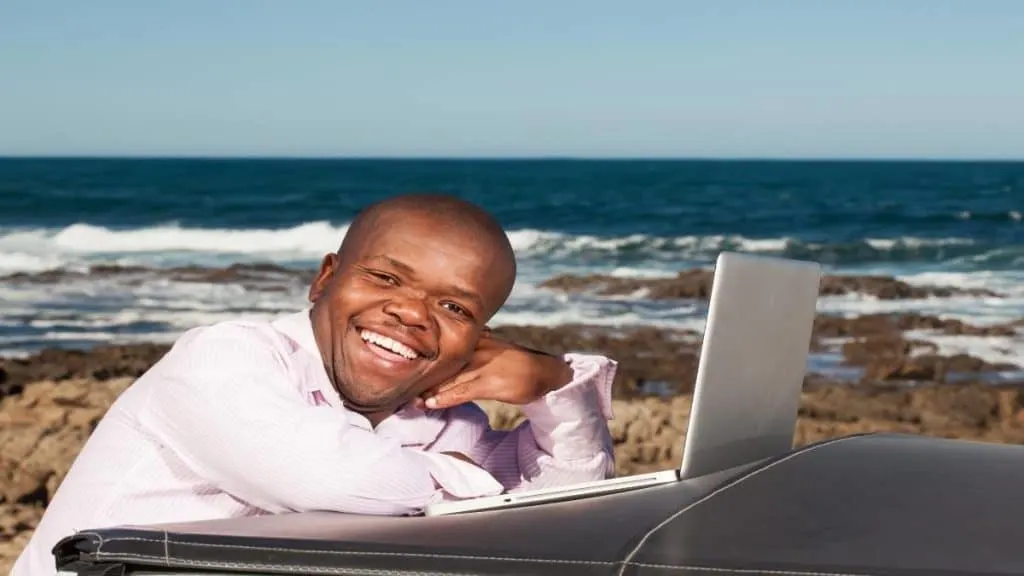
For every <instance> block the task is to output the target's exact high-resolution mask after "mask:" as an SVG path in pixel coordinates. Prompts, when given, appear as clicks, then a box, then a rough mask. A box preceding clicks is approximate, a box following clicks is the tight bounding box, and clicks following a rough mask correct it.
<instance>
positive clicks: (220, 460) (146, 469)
mask: <svg viewBox="0 0 1024 576" xmlns="http://www.w3.org/2000/svg"><path fill="white" fill-rule="evenodd" d="M566 360H567V361H568V362H569V363H570V365H571V367H572V368H573V371H574V374H575V375H574V379H573V381H572V382H571V383H570V384H568V385H567V386H565V387H564V388H562V389H560V390H557V391H555V392H552V393H550V394H548V395H547V396H545V397H544V398H541V399H540V400H537V401H536V402H533V403H531V404H529V405H526V406H523V407H522V410H523V413H524V414H525V416H526V417H527V419H528V422H527V423H524V424H523V425H522V426H520V427H519V428H517V429H516V430H514V431H496V430H493V429H491V428H490V427H489V426H488V421H487V416H486V414H485V413H484V412H483V410H481V409H480V408H479V407H478V406H476V405H475V404H467V405H462V406H458V407H455V408H451V409H448V410H438V411H426V412H424V411H421V410H418V409H415V408H413V407H407V408H405V409H404V410H402V411H400V412H398V413H396V414H394V415H392V416H390V417H389V418H387V419H386V420H384V421H383V422H381V423H380V424H379V425H378V426H377V427H376V429H374V428H373V427H371V425H370V423H369V422H368V421H367V420H366V418H364V417H363V416H361V415H359V414H357V413H355V412H352V411H350V410H348V409H346V408H345V407H344V406H343V405H342V401H341V398H340V397H339V396H338V394H337V392H336V391H335V390H334V387H333V386H332V385H331V384H330V381H329V380H328V378H327V373H326V371H325V370H324V367H323V364H322V362H321V359H320V354H319V352H318V350H317V346H316V342H315V340H314V338H313V330H312V326H311V324H310V321H309V315H308V310H304V311H302V312H299V313H296V314H292V315H289V316H285V317H283V318H281V319H279V320H277V321H275V322H270V323H268V322H256V321H233V322H224V323H220V324H216V325H213V326H208V327H202V328H196V329H193V330H190V331H188V332H186V333H185V334H184V335H182V337H181V338H180V339H179V340H178V341H177V342H176V343H175V345H174V346H173V347H172V349H171V350H170V351H169V352H168V353H167V355H166V356H165V357H164V358H163V359H161V360H160V361H159V362H157V363H156V364H155V365H154V366H153V367H152V368H151V369H150V370H149V371H148V372H146V374H144V375H143V376H142V377H140V378H139V379H138V380H137V381H136V382H135V383H134V384H133V385H132V386H131V387H129V388H128V389H127V390H126V391H125V393H124V394H122V395H121V397H120V398H119V399H118V400H117V401H116V402H115V403H114V404H113V406H112V407H111V408H110V410H109V411H108V413H107V414H106V416H105V417H104V418H103V420H102V421H101V422H100V424H99V426H98V427H97V428H96V430H95V432H94V433H93V434H92V436H91V437H90V439H89V441H88V442H87V443H86V445H85V447H84V448H83V449H82V451H81V453H80V454H79V456H78V458H77V459H76V461H75V463H74V465H73V466H72V467H71V470H70V471H69V472H68V474H67V476H66V477H65V479H64V481H63V483H62V484H61V486H60V488H59V489H58V490H57V493H56V494H55V496H54V499H53V501H52V502H51V503H50V505H49V506H48V507H47V510H46V514H45V515H44V516H43V519H42V521H41V523H40V524H39V527H38V528H37V529H36V531H35V534H34V535H33V537H32V539H31V541H30V542H29V544H28V547H27V548H26V549H25V551H24V552H23V553H22V555H21V556H20V557H19V558H18V561H17V563H16V564H15V566H14V571H13V572H12V574H13V575H14V576H26V575H30V576H38V575H44V574H54V573H55V568H54V559H53V556H52V553H51V549H52V548H53V546H54V545H55V544H56V543H57V541H58V540H60V539H61V538H63V537H65V536H68V535H71V534H73V533H74V532H75V531H76V530H84V529H89V528H102V527H109V526H115V525H123V524H136V525H138V524H151V523H162V522H181V521H194V520H204V519H214V518H227V517H236V516H247V515H259V514H268V513H280V512H292V511H308V510H331V511H339V512H349V513H357V514H387V515H401V514H411V513H416V512H418V511H420V510H422V509H423V507H424V506H425V505H427V504H428V503H430V502H432V501H436V500H438V499H452V498H466V497H474V496H483V495H492V494H497V493H500V492H502V491H503V490H507V491H519V490H525V489H531V488H541V487H547V486H554V485H564V484H569V483H575V482H584V481H590V480H599V479H602V478H605V477H608V476H610V475H611V474H612V473H613V472H614V461H613V452H612V448H611V439H610V436H609V433H608V428H607V420H608V419H610V418H611V416H612V414H611V383H612V378H613V377H614V374H615V369H616V364H615V362H614V361H612V360H610V359H607V358H604V357H602V356H593V355H583V354H569V355H566ZM444 451H458V452H463V453H465V454H467V455H469V456H470V457H471V458H472V459H473V460H474V461H475V462H477V463H478V464H479V465H480V466H481V467H482V468H483V469H484V470H486V472H485V471H484V470H481V469H480V468H478V467H476V466H473V465H471V464H468V463H465V462H462V461H460V460H458V459H455V458H452V457H449V456H446V455H443V454H441V452H444Z"/></svg>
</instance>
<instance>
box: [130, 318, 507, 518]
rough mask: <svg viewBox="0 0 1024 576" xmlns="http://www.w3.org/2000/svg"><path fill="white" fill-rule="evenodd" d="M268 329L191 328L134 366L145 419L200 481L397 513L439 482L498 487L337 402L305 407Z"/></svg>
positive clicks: (259, 503)
mask: <svg viewBox="0 0 1024 576" xmlns="http://www.w3.org/2000/svg"><path fill="white" fill-rule="evenodd" d="M271 338H272V336H270V335H265V334H263V333H260V332H258V331H257V330H256V329H251V328H239V327H219V326H217V327H210V328H203V329H197V330H194V331H192V332H191V333H189V334H187V335H186V336H183V337H182V338H181V339H180V340H179V343H178V344H176V345H175V347H174V348H172V350H171V351H170V352H168V354H167V355H166V356H165V357H164V358H163V359H162V360H161V361H160V362H159V363H157V364H156V365H154V367H153V368H152V369H151V373H149V374H147V375H145V376H144V378H150V379H156V380H157V381H155V382H151V383H150V395H149V398H148V401H147V403H146V405H145V407H144V409H143V414H142V418H143V420H144V422H145V423H146V425H147V426H148V427H149V428H150V429H151V431H152V432H153V433H154V434H155V435H156V436H157V437H158V439H159V440H160V441H161V442H162V443H163V444H164V446H165V447H166V449H168V450H170V451H171V452H173V453H174V455H176V456H177V457H178V458H179V459H181V460H182V461H183V462H184V463H185V464H186V465H187V466H189V467H190V468H191V469H192V470H193V471H194V472H195V473H196V474H198V475H199V476H200V477H202V478H204V479H205V480H206V481H208V482H210V483H212V484H213V485H215V486H216V487H218V488H219V489H221V490H223V491H225V492H227V493H229V494H231V495H233V496H234V497H236V498H239V499H240V500H243V501H245V502H247V503H249V504H251V505H253V506H256V507H259V508H261V509H264V510H267V511H269V512H273V513H280V512H289V511H308V510H330V511H337V512H350V513H360V514H382V515H383V514H386V515H402V514H412V513H416V512H418V511H420V510H422V508H423V507H424V506H426V505H427V504H429V503H430V502H433V501H436V500H438V499H439V498H443V497H445V496H446V495H445V494H444V492H446V491H447V492H448V493H450V495H452V496H456V497H472V496H482V495H489V494H495V493H499V492H500V491H501V489H502V487H501V485H500V484H498V483H497V482H496V481H495V479H494V478H492V477H491V476H490V475H488V474H487V473H486V472H484V471H483V470H480V469H478V468H476V467H474V466H472V465H470V464H468V463H464V462H460V461H459V460H457V459H455V458H451V457H449V456H445V455H441V454H430V453H426V452H423V451H421V450H418V449H413V448H405V447H403V446H401V444H400V443H399V442H398V441H396V440H393V439H387V438H383V437H380V436H378V435H376V434H374V433H373V431H372V430H368V429H365V428H360V427H358V426H356V425H354V424H353V422H351V421H350V419H348V418H347V417H346V413H345V412H344V411H340V410H337V409H332V408H329V407H314V406H310V405H309V404H307V403H306V402H304V401H303V398H302V396H301V394H296V392H295V389H294V384H293V383H292V379H291V378H289V373H288V365H287V363H286V362H285V361H284V355H283V354H284V353H283V352H282V351H281V350H280V349H279V348H278V347H275V346H274V345H273V343H272V342H271V341H270V340H271Z"/></svg>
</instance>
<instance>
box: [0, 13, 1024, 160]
mask: <svg viewBox="0 0 1024 576" xmlns="http://www.w3.org/2000/svg"><path fill="white" fill-rule="evenodd" d="M1022 62H1024V2H1018V1H1014V0H1004V1H994V0H993V1H985V0H961V1H959V2H953V1H948V0H921V1H917V2H913V1H910V0H887V1H886V0H878V1H872V0H847V1H845V2H839V1H833V2H823V1H812V0H805V1H786V0H770V1H769V0H747V1H745V2H741V1H729V0H708V1H706V2H690V1H685V0H663V1H654V0H650V1H644V0H636V1H631V2H626V1H624V0H619V1H615V2H612V1H603V0H579V1H572V0H548V1H546V2H541V1H532V0H506V1H501V2H499V1H486V0H465V1H454V0H429V1H427V0H409V1H397V0H394V1H389V0H374V1H372V2H365V1H364V2H355V1H343V0H293V1H285V0H278V1H270V0H235V1H227V0H167V1H163V2H158V1H140V0H88V1H82V0H66V1H63V2H60V1H54V0H49V1H48V0H4V1H3V2H0V154H16V155H24V154H45V155H52V154H58V155H60V154H86V155H121V154H131V155H286V156H305V155H313V156H587V157H608V156H615V157H636V156H646V157H771V158H774V157H778V158H790V157H809V158H817V157H839V158H844V157H845V158H850V157H871V158H893V157H897V158H902V157H915V158H920V157H924V158H1024V73H1022V72H1021V67H1022Z"/></svg>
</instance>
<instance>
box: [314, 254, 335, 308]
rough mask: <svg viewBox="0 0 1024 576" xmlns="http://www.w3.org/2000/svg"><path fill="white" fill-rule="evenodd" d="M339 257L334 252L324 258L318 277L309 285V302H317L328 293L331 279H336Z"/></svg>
mask: <svg viewBox="0 0 1024 576" xmlns="http://www.w3.org/2000/svg"><path fill="white" fill-rule="evenodd" d="M338 259H339V258H338V255H337V254H335V253H334V252H331V253H330V254H327V255H326V256H324V258H323V260H321V262H320V270H319V271H318V272H317V273H316V277H314V278H313V282H312V283H310V285H309V296H308V297H309V301H310V302H316V301H317V300H319V299H320V297H321V296H323V294H324V292H326V291H327V287H328V286H329V285H330V283H331V279H333V278H334V271H335V270H336V269H337V267H338Z"/></svg>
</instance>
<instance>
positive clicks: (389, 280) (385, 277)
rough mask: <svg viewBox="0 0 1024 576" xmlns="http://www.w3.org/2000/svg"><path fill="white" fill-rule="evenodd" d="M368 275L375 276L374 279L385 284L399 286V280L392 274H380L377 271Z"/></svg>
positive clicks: (369, 272)
mask: <svg viewBox="0 0 1024 576" xmlns="http://www.w3.org/2000/svg"><path fill="white" fill-rule="evenodd" d="M367 273H368V274H369V275H370V276H373V277H374V279H376V280H379V281H381V282H384V283H385V284H391V285H398V279H397V278H395V277H394V276H392V275H390V274H387V273H384V272H378V271H376V270H369V271H367Z"/></svg>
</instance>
